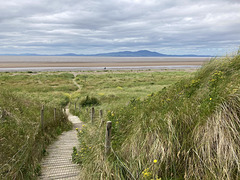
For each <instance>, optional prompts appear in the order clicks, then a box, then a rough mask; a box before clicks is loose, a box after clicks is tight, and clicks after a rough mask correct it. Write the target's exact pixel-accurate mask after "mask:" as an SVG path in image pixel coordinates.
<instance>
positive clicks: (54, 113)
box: [53, 108, 57, 121]
mask: <svg viewBox="0 0 240 180" xmlns="http://www.w3.org/2000/svg"><path fill="white" fill-rule="evenodd" d="M56 111H57V109H56V108H54V112H53V115H54V121H56V119H57V118H56Z"/></svg>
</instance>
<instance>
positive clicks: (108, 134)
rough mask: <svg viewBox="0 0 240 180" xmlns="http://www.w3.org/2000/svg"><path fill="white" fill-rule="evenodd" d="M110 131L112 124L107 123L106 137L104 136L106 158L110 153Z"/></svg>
mask: <svg viewBox="0 0 240 180" xmlns="http://www.w3.org/2000/svg"><path fill="white" fill-rule="evenodd" d="M111 130H112V122H111V121H108V122H107V126H106V136H105V155H106V156H108V155H109V154H110V152H111Z"/></svg>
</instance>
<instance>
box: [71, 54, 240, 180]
mask: <svg viewBox="0 0 240 180" xmlns="http://www.w3.org/2000/svg"><path fill="white" fill-rule="evenodd" d="M239 85H240V54H239V53H238V54H237V55H236V56H234V57H225V58H221V59H220V58H217V59H213V60H211V61H210V62H209V63H208V64H205V65H204V66H203V67H202V68H201V69H200V70H199V71H198V72H197V73H196V74H195V76H194V77H190V78H188V79H184V80H182V81H180V82H178V83H176V84H174V85H172V86H169V87H167V88H164V89H162V90H161V91H159V92H157V93H154V94H152V96H150V97H149V96H148V97H146V98H145V99H144V100H140V99H134V100H131V103H130V104H128V105H127V106H126V105H124V106H122V107H121V108H119V107H118V108H113V109H112V110H111V111H109V112H108V115H107V119H106V120H108V121H112V125H113V127H112V152H111V154H110V156H109V157H108V158H105V157H104V137H105V127H102V128H99V126H98V125H99V124H98V123H96V124H95V125H90V124H89V125H88V124H87V125H86V127H84V128H83V130H82V131H80V132H79V137H80V148H79V152H76V154H75V155H74V158H75V159H76V161H77V162H79V163H80V164H81V165H82V171H81V172H82V175H81V177H82V179H157V178H161V179H239V178H240V175H239V173H240V161H239V159H240V151H239V150H240V88H239Z"/></svg>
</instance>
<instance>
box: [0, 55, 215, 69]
mask: <svg viewBox="0 0 240 180" xmlns="http://www.w3.org/2000/svg"><path fill="white" fill-rule="evenodd" d="M209 59H210V58H208V57H203V58H200V57H193V58H189V57H169V58H168V57H152V58H151V57H130V58H126V57H71V56H70V57H55V56H44V57H43V56H32V57H31V56H26V57H25V56H1V57H0V68H23V67H24V68H27V67H125V66H126V67H127V66H131V67H134V66H179V65H190V66H191V65H195V66H199V65H202V64H203V63H204V62H206V61H209Z"/></svg>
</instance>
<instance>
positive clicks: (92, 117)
mask: <svg viewBox="0 0 240 180" xmlns="http://www.w3.org/2000/svg"><path fill="white" fill-rule="evenodd" d="M94 113H95V110H94V107H92V110H91V122H92V124H93V119H94Z"/></svg>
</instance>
